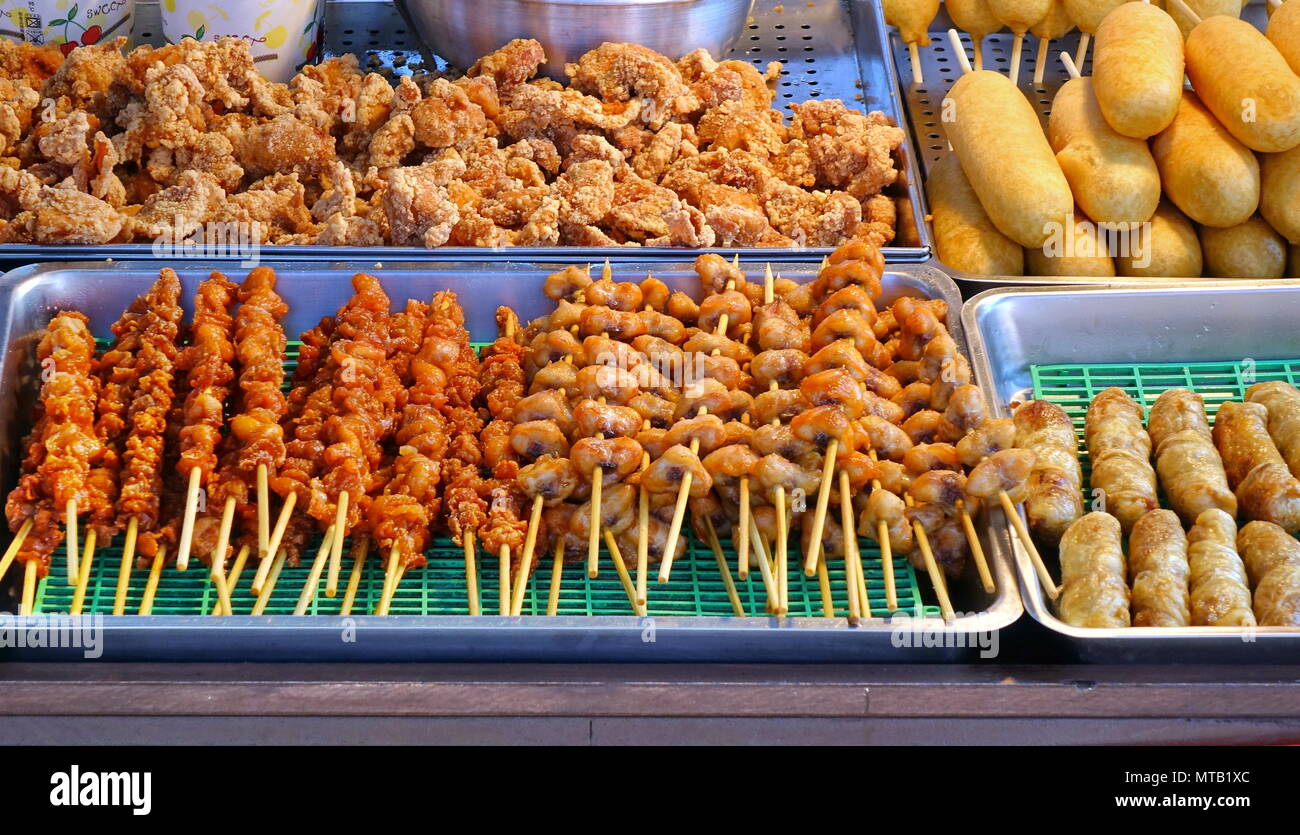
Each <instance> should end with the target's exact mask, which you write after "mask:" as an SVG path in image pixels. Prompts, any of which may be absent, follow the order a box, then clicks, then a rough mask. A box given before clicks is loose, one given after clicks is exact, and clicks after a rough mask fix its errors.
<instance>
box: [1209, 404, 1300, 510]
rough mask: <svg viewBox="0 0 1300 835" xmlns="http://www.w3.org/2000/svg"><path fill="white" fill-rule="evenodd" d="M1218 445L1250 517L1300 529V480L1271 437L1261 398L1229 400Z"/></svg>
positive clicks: (1219, 419)
mask: <svg viewBox="0 0 1300 835" xmlns="http://www.w3.org/2000/svg"><path fill="white" fill-rule="evenodd" d="M1214 445H1215V446H1217V447H1218V448H1219V454H1220V455H1222V456H1223V468H1224V470H1225V471H1226V472H1227V474H1228V484H1229V485H1231V487H1232V489H1233V491H1234V492H1235V493H1236V495H1237V503H1238V505H1239V506H1240V507H1241V509H1242V510H1243V511H1244V512H1245V514H1246V516H1247V517H1249V518H1251V519H1256V520H1259V521H1261V522H1273V523H1276V524H1278V525H1281V526H1282V527H1283V528H1285V529H1286V531H1287V533H1296V532H1297V531H1300V481H1297V480H1296V478H1295V477H1294V476H1292V475H1291V472H1290V471H1289V470H1288V469H1287V467H1286V462H1285V461H1283V460H1282V456H1281V455H1280V454H1279V453H1278V451H1277V447H1276V446H1274V445H1273V440H1272V439H1271V438H1269V436H1268V410H1267V409H1265V408H1264V407H1263V406H1261V405H1260V404H1258V403H1237V402H1234V401H1229V402H1227V403H1224V404H1223V405H1222V406H1220V407H1219V414H1218V415H1217V416H1216V417H1215V419H1214Z"/></svg>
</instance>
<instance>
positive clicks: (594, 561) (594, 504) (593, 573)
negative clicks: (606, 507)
mask: <svg viewBox="0 0 1300 835" xmlns="http://www.w3.org/2000/svg"><path fill="white" fill-rule="evenodd" d="M597 434H599V433H597ZM603 486H604V476H603V475H602V474H601V472H600V467H599V466H596V467H593V468H592V470H591V524H590V525H589V526H588V527H589V528H590V531H589V532H588V534H587V576H588V577H590V578H591V579H593V580H594V579H596V578H597V577H599V576H600V516H601V507H600V502H601V499H600V493H601V488H602V487H603Z"/></svg>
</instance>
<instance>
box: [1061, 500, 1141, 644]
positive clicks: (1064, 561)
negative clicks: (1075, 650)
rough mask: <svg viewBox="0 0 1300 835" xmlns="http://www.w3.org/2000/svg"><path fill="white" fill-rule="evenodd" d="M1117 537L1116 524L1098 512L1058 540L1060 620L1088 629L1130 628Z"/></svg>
mask: <svg viewBox="0 0 1300 835" xmlns="http://www.w3.org/2000/svg"><path fill="white" fill-rule="evenodd" d="M1120 536H1121V529H1120V524H1119V520H1118V519H1116V518H1115V517H1114V516H1111V515H1110V514H1109V513H1100V512H1097V513H1089V514H1088V515H1086V516H1083V517H1080V518H1079V519H1078V520H1076V521H1075V522H1074V523H1073V524H1072V525H1070V527H1069V528H1067V529H1066V531H1065V533H1064V534H1063V535H1062V536H1061V547H1060V556H1061V587H1062V588H1061V597H1060V599H1059V600H1058V601H1057V609H1058V612H1059V613H1060V616H1061V620H1063V621H1065V622H1066V623H1068V624H1070V625H1071V626H1082V627H1090V628H1106V627H1120V626H1128V625H1129V593H1128V585H1127V584H1125V582H1124V550H1123V548H1122V547H1121V546H1120Z"/></svg>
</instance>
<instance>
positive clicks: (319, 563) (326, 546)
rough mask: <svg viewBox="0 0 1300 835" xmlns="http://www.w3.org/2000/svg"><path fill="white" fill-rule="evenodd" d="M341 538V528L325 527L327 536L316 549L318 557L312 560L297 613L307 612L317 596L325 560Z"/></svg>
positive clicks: (299, 596)
mask: <svg viewBox="0 0 1300 835" xmlns="http://www.w3.org/2000/svg"><path fill="white" fill-rule="evenodd" d="M337 538H339V529H338V528H336V527H334V526H333V525H330V526H329V527H328V528H326V529H325V538H324V539H322V540H321V542H320V548H319V549H318V550H317V551H316V559H315V560H313V561H312V564H311V571H310V572H309V573H308V574H307V582H305V583H303V584H302V592H301V593H299V595H298V605H297V606H295V607H294V610H293V613H294V614H295V615H305V614H307V607H308V606H310V605H311V602H312V600H313V599H314V598H315V597H316V589H317V587H319V586H320V575H321V572H322V571H323V570H324V569H325V561H326V559H328V557H329V555H330V554H331V553H333V551H334V541H335V540H336V539H337Z"/></svg>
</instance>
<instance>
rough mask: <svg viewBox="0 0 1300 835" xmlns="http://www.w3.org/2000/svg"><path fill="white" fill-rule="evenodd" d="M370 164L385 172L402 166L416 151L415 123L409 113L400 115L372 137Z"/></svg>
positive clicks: (394, 117)
mask: <svg viewBox="0 0 1300 835" xmlns="http://www.w3.org/2000/svg"><path fill="white" fill-rule="evenodd" d="M366 150H367V151H368V152H369V155H370V159H369V163H370V165H371V166H373V167H374V168H376V169H378V170H380V171H383V170H385V169H388V168H393V167H395V166H398V165H401V164H402V160H403V159H405V158H406V156H407V155H408V154H410V153H411V152H412V151H414V150H415V122H414V121H413V120H412V119H411V116H410V115H409V114H407V113H398V114H396V115H395V116H393V118H391V119H389V120H388V121H387V122H385V123H384V124H382V125H380V127H379V130H377V131H375V133H374V135H373V136H371V137H370V145H369V146H368V147H367V149H366Z"/></svg>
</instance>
